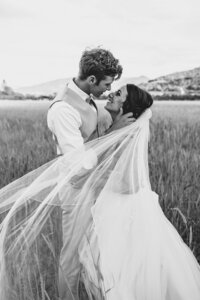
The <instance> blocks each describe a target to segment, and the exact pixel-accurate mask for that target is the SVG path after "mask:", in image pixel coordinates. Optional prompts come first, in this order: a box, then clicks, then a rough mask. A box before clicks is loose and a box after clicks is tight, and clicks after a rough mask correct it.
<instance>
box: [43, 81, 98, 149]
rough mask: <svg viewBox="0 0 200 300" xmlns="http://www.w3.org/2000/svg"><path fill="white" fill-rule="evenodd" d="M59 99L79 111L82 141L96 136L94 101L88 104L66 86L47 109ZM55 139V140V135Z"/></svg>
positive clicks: (95, 108)
mask: <svg viewBox="0 0 200 300" xmlns="http://www.w3.org/2000/svg"><path fill="white" fill-rule="evenodd" d="M60 101H64V102H66V103H67V104H69V105H71V106H72V107H73V108H75V109H76V110H77V111H78V112H79V114H80V117H81V121H82V124H81V127H80V128H79V130H80V132H81V135H82V137H83V139H84V142H86V141H88V140H91V139H93V138H95V137H97V136H98V133H97V131H98V128H97V107H96V105H95V103H94V102H93V106H92V105H89V104H88V103H87V102H86V101H84V100H83V99H82V98H81V97H80V96H79V95H78V94H77V93H75V92H74V91H73V90H72V89H70V88H68V86H66V88H65V89H64V91H63V92H62V94H59V95H57V96H56V98H55V100H54V101H53V103H52V104H51V105H50V107H49V109H51V107H52V106H53V105H55V103H56V102H60ZM55 140H56V141H57V138H56V137H55ZM57 146H58V145H57Z"/></svg>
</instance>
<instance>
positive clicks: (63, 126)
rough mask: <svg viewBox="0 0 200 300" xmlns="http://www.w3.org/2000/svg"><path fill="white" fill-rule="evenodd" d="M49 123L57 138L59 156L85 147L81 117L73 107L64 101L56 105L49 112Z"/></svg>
mask: <svg viewBox="0 0 200 300" xmlns="http://www.w3.org/2000/svg"><path fill="white" fill-rule="evenodd" d="M47 123H48V127H49V129H50V130H51V131H52V133H53V134H54V135H55V137H56V140H57V148H58V154H65V153H67V152H70V151H72V150H75V149H78V148H81V147H82V146H83V143H84V141H83V138H82V135H81V132H80V126H81V124H82V122H81V117H80V114H79V113H78V112H77V111H76V110H75V109H74V108H73V107H72V106H70V105H68V104H67V103H65V102H62V101H61V102H58V103H55V104H54V105H53V107H52V108H50V109H49V111H48V115H47ZM59 152H60V153H59Z"/></svg>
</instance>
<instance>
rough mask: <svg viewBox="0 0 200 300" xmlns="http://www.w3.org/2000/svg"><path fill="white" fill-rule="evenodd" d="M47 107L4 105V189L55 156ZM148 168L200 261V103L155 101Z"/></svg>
mask: <svg viewBox="0 0 200 300" xmlns="http://www.w3.org/2000/svg"><path fill="white" fill-rule="evenodd" d="M47 107H48V103H46V102H40V103H34V102H27V103H23V102H16V104H13V103H11V102H8V103H6V102H5V103H4V104H0V132H1V134H0V187H3V186H4V185H6V184H8V183H9V182H11V181H13V180H14V179H16V178H19V177H20V176H22V175H24V174H26V173H27V172H29V171H30V170H33V169H35V168H36V167H38V166H40V165H42V164H43V163H45V162H47V161H49V160H51V159H52V158H53V157H55V146H54V143H53V141H52V138H51V134H50V132H49V131H48V129H47V126H46V112H47ZM152 110H153V117H152V121H151V139H150V145H149V167H150V180H151V184H152V189H153V190H154V191H156V192H157V193H158V194H159V196H160V204H161V206H162V208H163V211H164V213H165V214H166V216H167V218H168V219H169V220H170V221H171V222H172V223H173V224H174V226H175V227H176V228H177V230H178V231H179V233H180V235H181V236H182V238H183V239H184V241H185V242H186V243H187V244H188V245H189V247H190V248H191V249H192V251H193V252H194V254H195V256H196V257H197V259H198V261H199V262H200V151H199V149H200V122H199V120H200V117H199V116H200V105H199V104H195V103H192V104H188V103H184V104H170V103H169V102H168V103H164V102H163V103H155V104H154V107H153V109H152Z"/></svg>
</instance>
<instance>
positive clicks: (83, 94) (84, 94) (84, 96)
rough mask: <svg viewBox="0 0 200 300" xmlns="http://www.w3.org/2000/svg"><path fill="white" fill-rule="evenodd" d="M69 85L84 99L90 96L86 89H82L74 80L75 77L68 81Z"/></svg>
mask: <svg viewBox="0 0 200 300" xmlns="http://www.w3.org/2000/svg"><path fill="white" fill-rule="evenodd" d="M68 87H69V88H70V89H71V90H73V91H74V92H75V93H76V94H78V95H79V96H80V97H81V98H82V99H83V100H84V101H85V100H86V99H87V98H88V97H89V95H88V94H86V93H85V92H84V91H82V90H81V89H80V88H79V87H78V86H77V85H76V83H75V82H74V78H73V79H71V80H70V81H69V83H68Z"/></svg>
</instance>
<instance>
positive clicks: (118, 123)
mask: <svg viewBox="0 0 200 300" xmlns="http://www.w3.org/2000/svg"><path fill="white" fill-rule="evenodd" d="M122 113H123V111H122V110H120V112H119V114H118V115H117V117H116V118H115V120H114V122H113V124H112V126H111V127H110V128H109V130H108V131H107V133H110V132H112V131H113V130H117V129H120V128H123V127H125V126H127V125H130V124H131V123H133V122H135V120H136V119H135V118H134V117H133V113H132V112H129V113H127V114H125V115H122Z"/></svg>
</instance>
